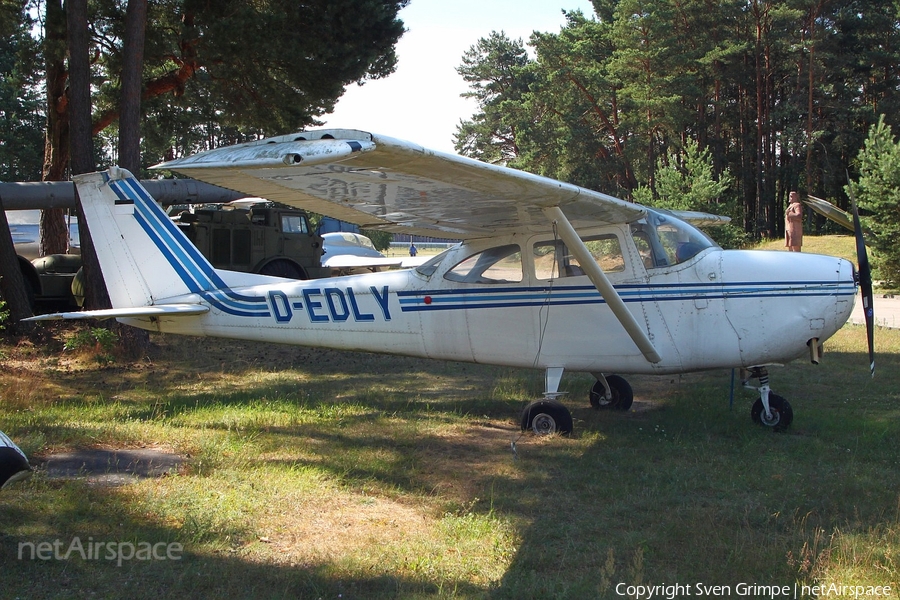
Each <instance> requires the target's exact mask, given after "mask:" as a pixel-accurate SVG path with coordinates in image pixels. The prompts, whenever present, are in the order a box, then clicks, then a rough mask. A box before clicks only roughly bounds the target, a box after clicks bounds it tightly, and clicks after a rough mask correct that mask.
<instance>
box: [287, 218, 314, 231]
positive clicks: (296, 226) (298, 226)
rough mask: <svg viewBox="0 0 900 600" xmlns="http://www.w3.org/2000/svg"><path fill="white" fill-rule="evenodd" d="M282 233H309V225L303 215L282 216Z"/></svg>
mask: <svg viewBox="0 0 900 600" xmlns="http://www.w3.org/2000/svg"><path fill="white" fill-rule="evenodd" d="M281 231H282V232H284V233H309V225H308V224H307V223H306V218H305V217H304V216H303V215H282V216H281Z"/></svg>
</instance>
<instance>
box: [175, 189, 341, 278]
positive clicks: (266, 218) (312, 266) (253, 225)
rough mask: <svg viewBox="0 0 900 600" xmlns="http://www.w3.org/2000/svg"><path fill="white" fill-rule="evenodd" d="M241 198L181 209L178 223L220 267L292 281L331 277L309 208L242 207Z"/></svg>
mask: <svg viewBox="0 0 900 600" xmlns="http://www.w3.org/2000/svg"><path fill="white" fill-rule="evenodd" d="M242 202H243V201H238V202H237V203H232V204H230V205H224V206H223V207H222V208H221V209H210V208H202V209H200V210H197V211H195V212H193V213H191V212H187V211H182V212H181V213H180V214H179V215H178V217H177V218H176V220H175V222H176V223H177V224H178V226H179V227H180V228H181V229H182V230H183V231H184V232H185V234H186V235H187V237H188V239H190V240H191V241H192V242H193V243H194V245H195V246H197V249H198V250H200V252H201V253H202V254H203V255H204V256H205V257H206V258H207V259H209V261H210V262H211V263H212V264H213V266H214V267H216V268H217V269H228V270H231V271H245V272H250V273H260V274H262V275H274V276H276V277H287V278H290V279H317V278H320V277H328V275H329V270H328V269H326V268H323V267H322V261H321V259H322V254H323V248H322V237H321V236H320V235H318V234H317V233H316V232H315V231H313V229H312V227H311V226H310V222H309V216H308V215H307V214H306V212H304V211H302V210H296V209H292V208H279V207H275V206H272V205H271V204H269V203H264V204H254V205H252V206H251V208H249V209H248V208H240V207H239V206H240V203H242ZM235 205H237V206H235Z"/></svg>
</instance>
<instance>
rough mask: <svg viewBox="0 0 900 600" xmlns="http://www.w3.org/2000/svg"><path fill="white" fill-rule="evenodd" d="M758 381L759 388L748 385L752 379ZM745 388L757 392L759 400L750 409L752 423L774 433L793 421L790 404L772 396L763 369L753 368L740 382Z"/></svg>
mask: <svg viewBox="0 0 900 600" xmlns="http://www.w3.org/2000/svg"><path fill="white" fill-rule="evenodd" d="M754 377H755V378H757V379H759V387H757V386H753V385H750V384H749V381H750V379H752V378H754ZM741 383H742V384H743V386H744V387H745V388H748V389H751V390H756V391H757V392H759V398H758V399H757V400H756V402H754V403H753V406H752V407H751V408H750V418H751V419H753V422H754V423H757V424H759V425H763V426H765V427H771V428H772V429H775V430H776V431H778V430H781V429H785V428H786V427H787V426H789V425H790V424H791V421H793V420H794V410H793V409H792V408H791V405H790V403H789V402H788V401H787V400H785V399H784V398H782V397H781V396H779V395H778V394H773V393H772V391H771V389H770V388H769V372H768V370H766V368H765V367H754V368H753V369H751V370H750V373H749V375H748V376H747V378H746V379H744V380H743V381H742V382H741Z"/></svg>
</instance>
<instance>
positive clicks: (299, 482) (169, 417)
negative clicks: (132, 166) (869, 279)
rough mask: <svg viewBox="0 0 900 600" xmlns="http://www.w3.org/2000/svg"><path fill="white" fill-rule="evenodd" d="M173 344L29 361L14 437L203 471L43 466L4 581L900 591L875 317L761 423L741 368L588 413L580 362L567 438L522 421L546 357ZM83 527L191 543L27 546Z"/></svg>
mask: <svg viewBox="0 0 900 600" xmlns="http://www.w3.org/2000/svg"><path fill="white" fill-rule="evenodd" d="M161 343H162V344H163V350H162V351H160V352H159V353H157V354H156V355H154V357H153V358H152V360H150V361H136V362H134V363H126V362H122V363H118V364H117V363H113V364H112V365H108V364H107V365H103V364H98V363H96V362H94V361H92V360H91V359H90V358H89V357H88V358H86V359H84V360H83V361H82V362H81V363H80V364H77V365H75V366H72V365H69V364H68V363H66V361H65V360H64V359H60V358H59V357H57V356H53V355H50V356H44V357H41V356H40V355H38V356H35V357H32V358H31V360H32V361H33V362H34V361H36V362H38V363H39V364H41V365H42V370H39V371H36V370H29V369H26V368H25V367H23V366H21V365H16V364H13V363H10V364H8V365H7V368H6V369H5V370H6V371H7V374H6V375H5V376H4V377H3V378H0V430H3V431H5V432H6V433H8V434H10V435H11V436H12V437H13V438H14V439H16V440H17V441H19V442H21V445H22V447H23V449H25V450H26V452H28V453H29V454H30V455H31V456H32V457H35V458H36V462H37V461H39V459H40V457H41V456H44V455H47V454H48V453H50V452H52V451H55V450H64V449H71V448H83V447H110V446H112V447H138V446H159V447H168V448H172V449H174V450H176V451H177V452H179V453H181V454H182V455H184V456H186V457H187V463H186V467H185V468H184V469H183V470H182V471H181V472H179V473H177V474H173V475H171V476H168V477H164V478H160V479H146V480H142V481H140V482H138V483H134V484H129V485H125V486H121V487H98V486H93V485H90V484H88V483H86V482H84V481H80V480H51V479H49V478H47V477H46V475H45V474H44V473H42V472H40V471H39V472H38V473H37V474H36V475H35V476H34V477H33V478H32V479H30V480H28V481H26V482H23V483H20V484H17V485H15V486H13V487H11V488H9V489H7V490H4V491H3V492H0V564H3V565H6V566H7V568H5V569H2V570H0V590H2V593H0V596H2V597H4V598H7V597H9V598H16V597H21V598H81V597H92V598H120V597H130V598H184V597H216V598H338V597H341V598H440V597H453V598H510V599H512V598H617V597H620V596H617V595H616V593H615V587H616V585H617V584H618V583H626V584H636V583H644V584H657V583H669V584H673V583H682V584H694V583H696V582H704V583H706V584H707V585H710V584H718V585H725V586H730V587H731V588H732V595H733V596H734V595H735V593H736V592H735V589H734V586H736V584H738V583H740V582H745V583H756V584H761V585H793V584H794V583H800V584H811V583H816V582H818V583H837V584H844V585H857V584H863V585H893V586H894V594H893V597H897V595H896V590H897V589H898V581H900V576H898V566H897V563H898V560H900V556H898V552H900V511H898V501H900V495H898V490H900V445H898V444H897V443H896V440H897V438H898V433H900V431H898V430H900V425H898V423H900V391H898V390H900V381H898V378H900V364H898V363H900V332H898V331H890V330H880V331H879V332H878V333H877V344H878V352H879V355H878V373H877V375H876V377H875V379H870V378H869V377H868V369H867V364H866V363H867V360H866V357H865V351H864V347H865V334H864V331H863V330H862V329H861V328H859V327H854V326H847V327H845V328H844V329H843V330H842V331H841V332H839V334H838V335H837V336H836V337H835V338H834V339H833V340H831V341H829V343H828V344H826V351H827V352H826V355H825V357H824V360H823V362H822V364H821V365H819V366H817V367H816V366H812V365H808V364H800V363H797V364H790V365H787V366H785V367H784V368H772V369H770V375H771V378H772V385H773V388H774V389H775V391H776V392H777V393H778V394H780V395H782V396H784V397H786V398H788V399H789V400H790V401H791V403H792V405H793V407H794V412H795V420H794V424H793V426H792V428H791V429H790V430H788V431H787V432H784V433H774V432H772V431H769V430H766V429H763V428H760V427H757V426H754V425H753V424H752V423H751V422H750V419H749V414H748V413H749V405H750V403H751V402H752V400H753V394H752V393H751V392H749V391H744V390H741V389H738V390H736V391H735V401H734V406H733V408H732V407H730V406H729V397H730V381H731V376H730V375H731V374H730V372H725V371H715V372H710V373H704V374H700V375H696V374H692V375H685V376H680V377H678V376H676V377H659V378H652V377H630V378H629V380H630V381H631V383H632V385H633V387H634V389H635V393H636V397H637V400H636V402H635V410H633V411H632V412H629V413H626V414H616V413H611V412H600V411H594V410H591V409H590V408H587V401H586V390H587V388H588V386H589V384H590V383H591V381H592V380H591V379H590V378H589V377H587V376H583V375H567V376H566V378H565V379H564V386H565V387H566V388H567V389H568V391H569V392H570V395H569V397H568V399H567V404H568V405H569V406H570V408H571V409H572V412H573V415H574V417H575V426H576V433H575V434H574V435H573V436H572V437H570V438H548V439H539V438H535V437H533V436H531V435H522V436H520V434H519V432H518V431H517V428H516V426H515V423H516V418H517V416H518V412H519V410H520V409H521V407H522V406H523V405H524V404H525V403H526V402H527V401H528V399H530V398H531V397H533V396H536V395H537V394H538V393H539V391H540V389H541V385H542V377H541V374H540V373H536V372H531V371H523V370H514V369H505V368H492V367H483V366H478V365H464V364H454V363H439V362H429V361H420V360H414V359H406V358H398V357H386V356H376V355H354V354H344V353H339V352H333V351H318V350H291V351H287V352H282V353H278V354H277V355H271V354H270V352H271V350H270V349H268V348H266V347H264V346H256V345H252V344H246V345H243V344H231V345H227V346H222V347H220V346H219V344H221V342H211V343H209V344H208V345H204V350H206V352H198V342H197V341H196V340H190V341H189V342H187V343H181V342H176V341H175V340H174V339H173V338H161ZM203 344H205V342H204V343H203ZM11 354H12V355H14V354H15V352H12V350H11ZM235 357H241V358H240V360H236V359H235ZM8 360H10V359H8ZM511 442H515V448H516V453H517V457H516V456H514V454H513V452H512V449H511ZM75 536H79V537H80V538H81V539H82V540H87V539H88V538H89V537H90V538H92V539H94V540H109V541H113V540H117V541H133V542H139V541H149V542H153V543H157V542H166V543H169V542H178V543H181V544H183V545H184V558H183V559H182V560H180V561H130V562H125V563H124V564H123V565H122V566H116V564H115V562H112V563H109V562H108V561H84V560H81V559H80V558H77V557H76V558H72V559H70V560H68V561H38V560H35V561H31V560H19V559H18V557H17V549H18V547H19V544H21V543H23V542H40V541H53V540H57V539H61V540H63V541H64V542H65V543H68V542H69V540H71V539H72V538H73V537H75ZM9 567H12V568H9Z"/></svg>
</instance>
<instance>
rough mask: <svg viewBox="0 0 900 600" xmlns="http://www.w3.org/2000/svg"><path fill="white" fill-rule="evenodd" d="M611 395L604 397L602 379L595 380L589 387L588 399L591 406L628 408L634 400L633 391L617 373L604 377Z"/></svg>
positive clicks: (604, 391)
mask: <svg viewBox="0 0 900 600" xmlns="http://www.w3.org/2000/svg"><path fill="white" fill-rule="evenodd" d="M606 383H607V384H608V385H609V391H610V392H611V393H612V397H611V398H609V399H607V398H606V388H604V387H603V382H602V381H597V382H596V383H595V384H594V385H593V387H592V388H591V393H590V400H591V406H592V407H593V408H597V409H600V408H605V409H612V410H628V409H629V408H631V404H632V403H633V402H634V392H633V391H632V390H631V384H629V383H628V382H627V381H626V380H625V379H624V378H622V377H619V376H618V375H610V376H609V377H607V378H606Z"/></svg>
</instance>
